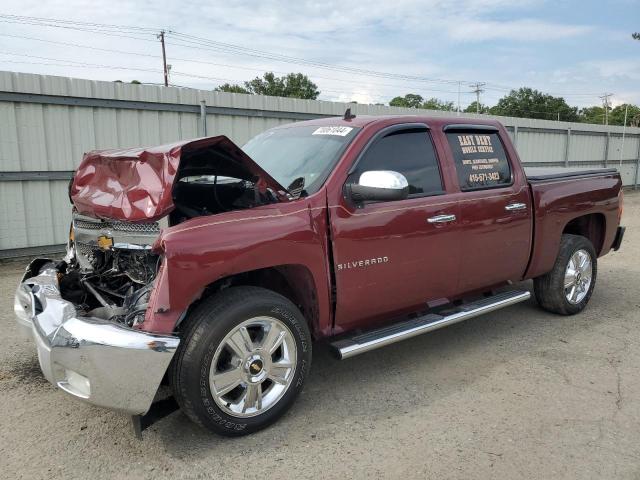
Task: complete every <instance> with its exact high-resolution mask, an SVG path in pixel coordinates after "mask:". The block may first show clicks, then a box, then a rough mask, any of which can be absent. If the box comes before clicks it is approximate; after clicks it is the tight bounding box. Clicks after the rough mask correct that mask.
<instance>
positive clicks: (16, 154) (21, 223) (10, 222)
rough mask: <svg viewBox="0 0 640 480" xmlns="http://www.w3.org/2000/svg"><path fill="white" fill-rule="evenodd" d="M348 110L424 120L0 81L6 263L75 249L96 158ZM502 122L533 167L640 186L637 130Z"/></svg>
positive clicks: (23, 79)
mask: <svg viewBox="0 0 640 480" xmlns="http://www.w3.org/2000/svg"><path fill="white" fill-rule="evenodd" d="M347 107H351V109H352V111H353V112H354V113H356V114H358V115H380V114H398V115H403V114H404V115H407V114H408V115H411V114H416V113H417V112H416V110H412V109H405V108H395V107H385V106H378V105H354V104H345V103H334V102H322V101H315V100H299V99H292V98H277V97H265V96H257V95H243V94H231V93H219V92H212V91H206V90H194V89H187V88H173V87H169V88H166V87H160V86H149V85H130V84H123V83H113V82H98V81H91V80H81V79H75V78H66V77H54V76H45V75H34V74H23V73H13V72H0V258H2V257H10V256H16V255H20V254H24V253H29V252H30V251H32V249H34V247H38V248H42V249H46V247H47V246H52V245H59V244H62V243H64V242H66V238H67V235H68V228H69V213H70V208H69V203H68V199H67V184H68V179H69V178H70V176H71V172H72V171H73V170H74V169H75V167H76V166H77V164H78V162H79V161H80V159H81V158H82V154H83V153H84V152H86V151H88V150H93V149H96V148H116V147H130V146H140V145H159V144H163V143H168V142H172V141H175V140H179V139H185V138H194V137H200V136H206V135H219V134H223V135H227V136H228V137H229V138H231V139H232V140H233V141H235V142H236V143H238V144H240V145H242V144H243V143H244V142H245V141H247V140H248V139H249V138H251V137H253V136H254V135H256V134H258V133H260V132H262V131H264V130H266V129H268V128H271V127H274V126H276V125H281V124H284V123H289V122H292V121H299V120H307V119H312V118H318V117H323V116H336V115H342V114H343V113H344V111H345V109H346V108H347ZM421 113H422V112H421ZM425 113H428V114H430V115H431V114H433V115H443V113H442V112H431V111H429V112H425ZM447 115H451V114H450V113H447ZM465 116H474V115H467V114H465ZM497 118H498V119H499V120H500V121H501V122H502V123H503V124H504V125H505V126H506V127H507V129H508V130H509V133H510V135H511V136H512V139H513V140H514V142H515V143H516V145H517V147H518V151H519V152H520V156H521V158H522V160H523V162H524V163H525V165H531V166H568V165H571V166H580V167H583V166H598V167H600V166H609V167H611V166H615V167H617V168H618V169H619V170H620V172H621V173H622V176H623V180H624V184H625V185H635V184H636V183H637V181H638V165H639V162H640V129H638V128H627V129H626V134H625V136H624V140H623V136H622V133H623V129H622V127H604V126H601V125H587V124H579V123H566V122H553V121H546V120H530V119H522V118H511V117H497Z"/></svg>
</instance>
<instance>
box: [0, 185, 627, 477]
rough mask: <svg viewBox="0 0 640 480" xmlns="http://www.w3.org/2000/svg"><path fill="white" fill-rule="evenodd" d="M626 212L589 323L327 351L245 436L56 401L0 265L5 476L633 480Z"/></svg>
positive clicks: (520, 320) (11, 277)
mask: <svg viewBox="0 0 640 480" xmlns="http://www.w3.org/2000/svg"><path fill="white" fill-rule="evenodd" d="M625 207H626V209H625V215H624V222H623V223H624V224H626V225H627V226H628V229H627V236H626V239H625V242H624V244H623V248H622V250H621V251H620V252H618V253H613V254H610V255H608V256H606V257H604V258H603V259H602V260H601V262H600V264H599V267H600V268H599V275H598V286H597V287H596V290H595V293H594V295H593V297H592V299H591V303H590V305H589V307H588V308H587V310H586V311H585V312H583V313H582V314H580V315H578V316H575V317H570V318H563V317H558V316H555V315H551V314H547V313H544V312H542V311H540V310H539V309H538V308H537V307H536V304H535V302H534V301H533V300H532V301H530V302H528V303H524V304H520V305H518V306H515V307H511V308H509V309H506V310H502V311H499V312H496V313H493V314H490V315H487V316H485V317H483V318H479V319H476V320H472V321H469V322H467V323H464V324H458V325H454V326H452V327H449V328H447V329H444V330H440V331H437V332H434V333H432V334H429V335H425V336H423V337H418V338H414V339H412V340H408V341H406V342H404V343H400V344H397V345H394V346H391V347H387V348H385V349H382V350H378V351H374V352H370V353H368V354H365V355H362V356H359V357H356V358H354V359H351V360H347V361H344V362H338V361H335V360H333V359H332V357H330V355H329V353H328V351H327V349H326V348H325V347H323V346H321V345H318V346H316V349H315V352H314V353H315V358H314V365H313V369H312V374H311V377H310V378H309V381H308V383H307V386H306V388H305V390H304V393H303V394H302V396H301V397H300V399H299V400H298V402H297V403H296V405H295V406H294V408H293V409H292V410H291V411H290V412H289V413H288V414H287V415H286V416H285V418H283V419H282V420H281V421H280V422H279V423H277V424H276V425H275V426H273V427H271V428H269V429H267V430H265V431H262V432H260V433H258V434H255V435H253V436H249V437H244V438H239V439H226V438H220V437H217V436H213V435H211V434H208V433H206V432H204V431H202V430H201V429H199V428H198V427H196V426H194V425H193V424H191V423H190V422H189V421H188V420H187V419H186V417H185V416H184V415H182V414H181V413H180V412H177V413H174V414H173V415H171V416H170V417H168V418H167V419H165V420H163V421H162V422H160V423H158V424H156V425H155V426H153V427H152V428H151V429H150V430H149V431H147V432H145V439H144V441H142V442H140V441H138V440H136V439H135V438H134V437H133V435H132V434H131V429H130V424H129V419H128V418H126V417H124V416H122V415H120V414H116V413H112V412H109V411H105V410H102V409H98V408H94V407H91V406H88V405H85V404H83V403H80V402H77V401H75V400H72V399H70V398H68V397H67V396H65V394H63V393H62V392H59V391H56V389H55V388H54V387H52V386H51V385H49V384H48V383H47V382H46V381H45V380H44V379H43V377H42V375H41V373H40V371H39V367H38V362H37V358H36V353H35V349H34V348H35V347H34V345H33V343H32V342H31V341H28V340H23V339H22V338H21V337H19V336H18V331H17V328H16V326H15V325H14V321H13V312H12V299H13V291H14V288H15V285H16V282H17V281H18V278H19V276H20V274H21V271H22V269H23V266H24V263H20V262H18V263H9V264H4V265H0V278H1V279H2V280H1V285H0V317H1V320H2V325H3V328H4V334H3V335H2V338H1V339H0V404H1V409H2V415H1V416H0V477H3V478H92V479H97V478H157V477H158V476H161V475H162V476H166V477H168V478H225V479H233V478H254V477H259V478H272V477H273V478H341V479H344V478H383V477H384V478H403V479H404V478H438V479H440V478H461V479H469V478H509V479H516V478H554V479H557V478H580V479H583V478H599V479H600V478H638V477H639V476H640V402H638V399H639V398H640V383H639V379H640V369H639V367H640V349H639V348H638V347H639V345H640V330H639V329H638V328H637V323H638V320H640V318H639V316H640V315H639V314H640V309H639V306H640V298H639V296H638V293H639V290H640V289H639V287H638V285H639V284H640V265H639V261H640V194H631V193H630V194H627V196H626V202H625ZM525 286H526V287H528V288H529V287H530V284H528V283H527V284H525Z"/></svg>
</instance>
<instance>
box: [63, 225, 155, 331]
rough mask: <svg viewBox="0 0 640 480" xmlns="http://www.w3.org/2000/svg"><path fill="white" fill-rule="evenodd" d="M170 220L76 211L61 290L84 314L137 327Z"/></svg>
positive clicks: (150, 287)
mask: <svg viewBox="0 0 640 480" xmlns="http://www.w3.org/2000/svg"><path fill="white" fill-rule="evenodd" d="M163 224H164V225H166V221H164V222H144V223H132V222H125V221H120V220H103V219H98V218H94V217H89V216H86V215H80V214H78V213H74V215H73V222H72V225H71V233H70V235H69V244H68V249H67V256H66V257H65V259H64V264H63V265H60V268H61V276H60V292H61V295H62V297H63V298H64V299H66V300H68V301H70V302H72V303H73V304H74V305H76V308H77V309H78V311H79V312H80V314H82V315H87V316H92V317H97V318H101V319H104V320H111V321H114V322H118V323H121V324H123V325H126V326H128V327H134V326H136V325H137V324H139V323H142V321H143V320H144V314H145V311H146V309H147V305H148V300H149V295H150V293H151V289H152V287H153V280H154V279H155V276H156V272H157V269H158V262H159V261H160V258H159V256H158V255H155V254H153V253H152V252H151V246H152V245H153V242H154V241H155V240H156V238H157V237H158V235H159V234H160V230H161V228H162V225H163Z"/></svg>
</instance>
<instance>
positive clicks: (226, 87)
mask: <svg viewBox="0 0 640 480" xmlns="http://www.w3.org/2000/svg"><path fill="white" fill-rule="evenodd" d="M215 91H216V92H229V93H249V90H247V89H246V88H244V87H243V86H242V85H236V84H231V83H223V84H222V85H219V86H217V87H216V88H215Z"/></svg>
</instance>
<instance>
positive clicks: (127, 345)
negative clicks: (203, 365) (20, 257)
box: [14, 259, 180, 415]
mask: <svg viewBox="0 0 640 480" xmlns="http://www.w3.org/2000/svg"><path fill="white" fill-rule="evenodd" d="M42 265H44V267H43V268H42V269H41V270H40V266H42ZM38 270H39V271H38ZM34 274H35V276H32V275H34ZM14 311H15V313H16V318H17V321H18V324H19V325H20V326H21V327H22V329H23V331H24V332H25V333H26V334H27V335H30V336H31V337H33V338H34V339H35V343H36V347H37V351H38V360H39V362H40V368H41V369H42V373H43V374H44V376H45V377H46V379H47V380H48V381H49V382H51V383H52V384H53V385H55V386H57V387H58V388H60V389H61V390H64V391H65V392H67V393H69V394H71V395H73V396H74V397H76V398H80V399H82V400H84V401H86V402H89V403H92V404H94V405H98V406H101V407H106V408H110V409H113V410H120V411H123V412H126V413H129V414H131V415H141V414H144V413H146V412H147V411H148V410H149V407H150V406H151V403H152V402H153V398H154V396H155V394H156V391H157V390H158V386H159V385H160V382H161V381H162V377H163V376H164V374H165V372H166V370H167V368H168V366H169V363H170V362H171V359H172V358H173V355H174V353H175V351H176V348H177V347H178V344H179V343H180V340H179V339H178V337H174V336H170V335H155V334H152V333H147V332H142V331H139V330H133V329H131V328H127V327H125V326H122V325H120V324H117V323H111V322H108V321H105V320H102V319H98V318H92V317H81V316H79V315H77V312H76V309H75V307H74V305H73V304H72V303H71V302H68V301H66V300H64V299H63V298H62V297H61V296H60V290H59V287H58V278H57V272H56V270H55V269H54V268H53V266H52V264H46V262H43V260H42V259H40V260H34V261H33V262H32V263H31V265H30V266H29V267H28V268H27V273H26V274H25V278H24V279H23V281H22V283H20V285H19V286H18V289H17V291H16V296H15V302H14Z"/></svg>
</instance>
